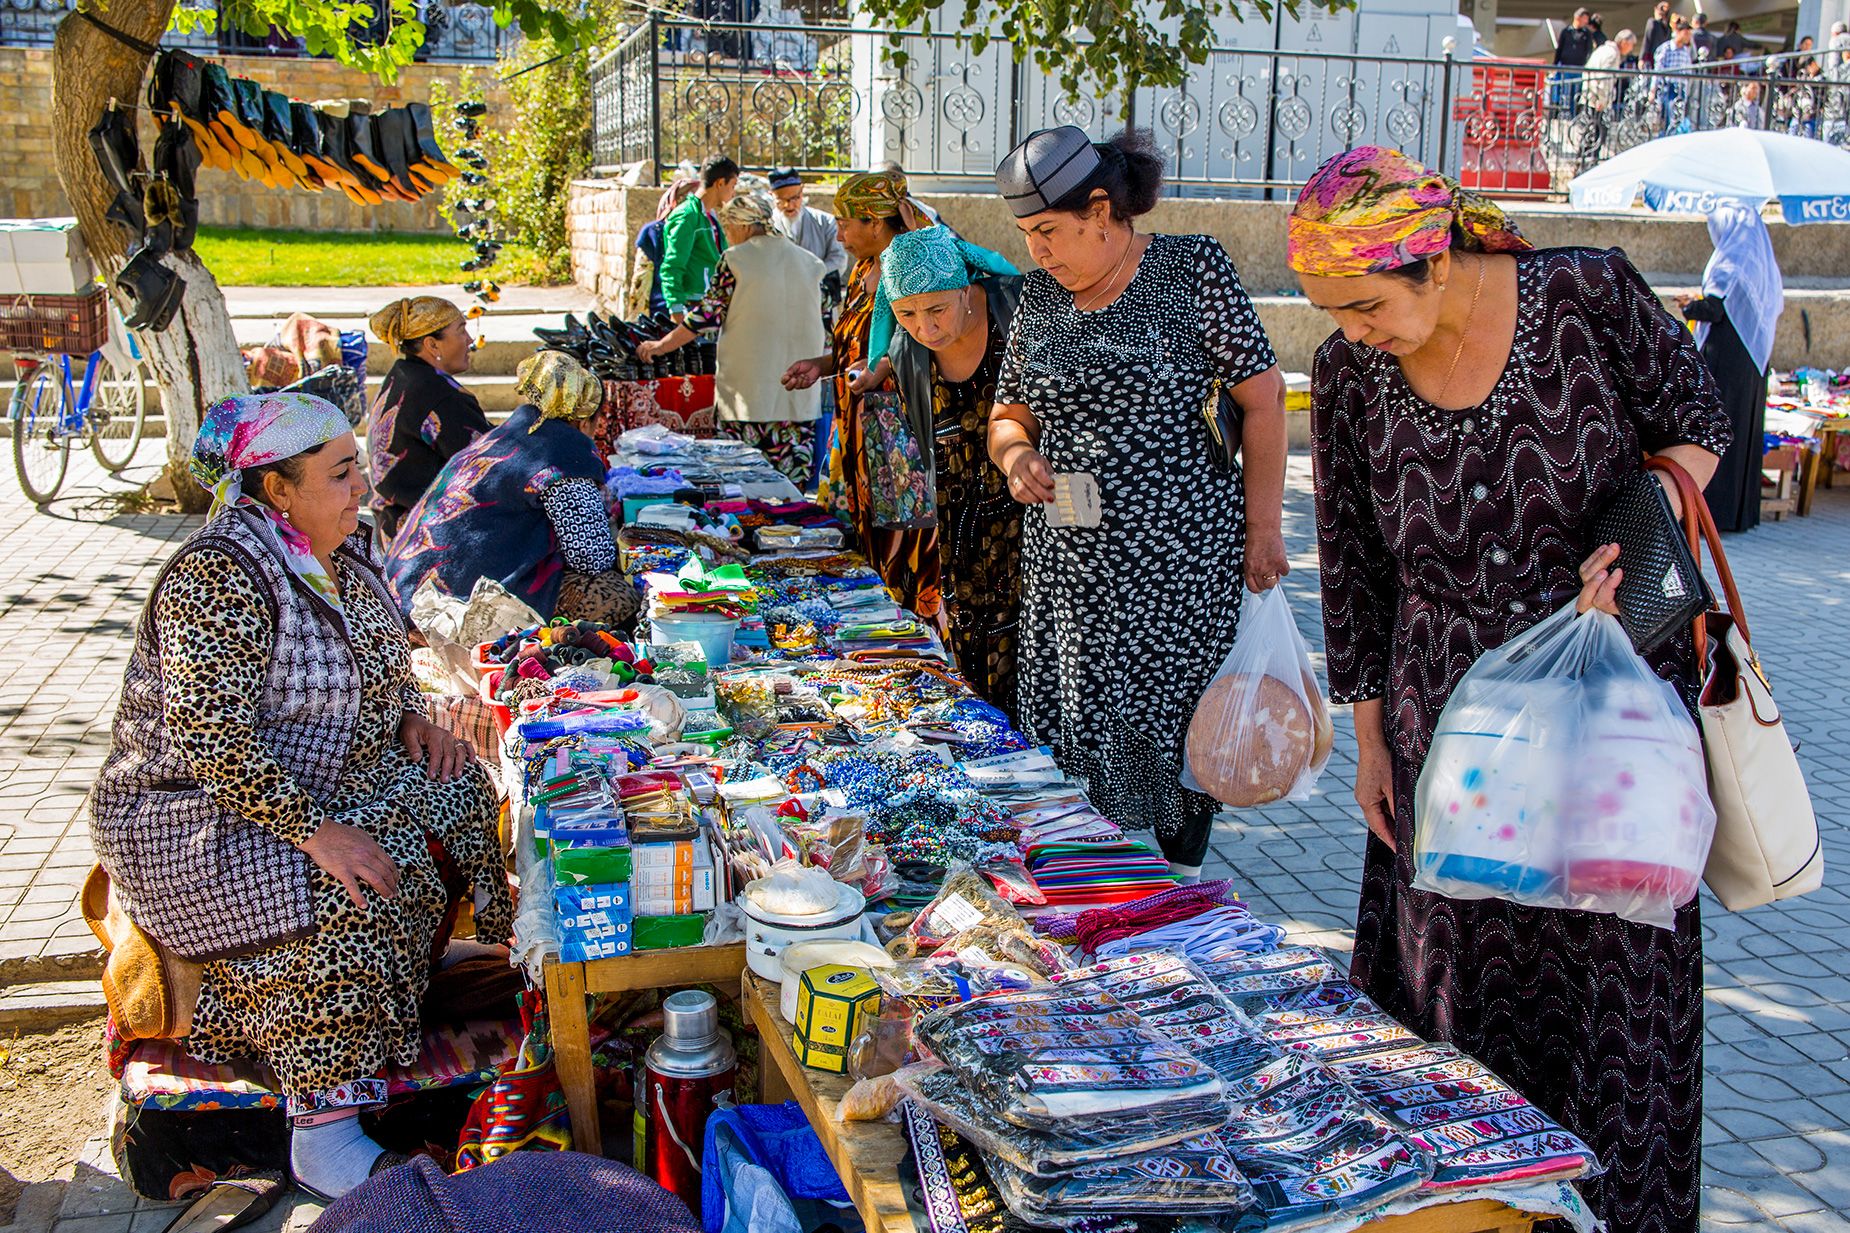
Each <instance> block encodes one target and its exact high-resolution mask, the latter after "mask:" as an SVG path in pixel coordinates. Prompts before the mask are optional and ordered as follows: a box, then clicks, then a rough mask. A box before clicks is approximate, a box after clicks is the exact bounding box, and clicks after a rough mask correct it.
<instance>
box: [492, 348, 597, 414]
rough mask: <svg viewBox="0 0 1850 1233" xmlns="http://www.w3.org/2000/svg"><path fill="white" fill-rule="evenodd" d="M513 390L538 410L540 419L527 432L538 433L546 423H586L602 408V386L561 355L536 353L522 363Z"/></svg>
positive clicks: (582, 367) (552, 352)
mask: <svg viewBox="0 0 1850 1233" xmlns="http://www.w3.org/2000/svg"><path fill="white" fill-rule="evenodd" d="M514 389H515V392H516V393H518V394H519V395H520V396H521V397H523V398H525V399H526V400H527V401H528V402H530V403H532V404H533V405H534V406H535V407H537V408H539V412H540V418H539V419H537V420H535V421H534V423H533V427H532V428H529V429H528V430H527V431H528V432H538V431H539V428H540V425H541V424H543V423H545V422H546V421H547V420H585V419H590V418H591V417H592V416H593V415H596V414H597V412H598V408H600V407H602V406H603V405H604V383H603V382H602V381H599V380H598V379H597V377H596V375H595V374H593V373H592V371H591V370H590V369H588V368H586V367H585V366H584V365H583V364H580V363H579V362H578V361H577V360H575V359H573V358H572V357H571V356H569V355H566V354H565V353H564V352H562V351H538V352H535V353H534V354H532V355H530V356H528V357H527V358H526V359H524V360H522V361H521V362H520V368H519V369H518V370H517V373H516V376H515V382H514Z"/></svg>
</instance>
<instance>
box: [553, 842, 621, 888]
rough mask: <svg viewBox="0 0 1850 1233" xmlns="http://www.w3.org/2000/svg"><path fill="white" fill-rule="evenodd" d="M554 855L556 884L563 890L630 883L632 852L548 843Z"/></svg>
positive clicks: (619, 849) (554, 878)
mask: <svg viewBox="0 0 1850 1233" xmlns="http://www.w3.org/2000/svg"><path fill="white" fill-rule="evenodd" d="M546 846H547V848H548V849H549V850H550V851H551V852H552V874H553V880H554V881H556V882H558V883H559V885H561V886H577V885H582V884H584V883H588V882H598V883H601V882H627V881H629V880H630V850H629V846H628V845H627V844H626V845H624V846H623V847H621V848H603V847H592V846H589V845H581V844H560V843H558V842H556V841H554V840H550V839H549V840H547V841H546Z"/></svg>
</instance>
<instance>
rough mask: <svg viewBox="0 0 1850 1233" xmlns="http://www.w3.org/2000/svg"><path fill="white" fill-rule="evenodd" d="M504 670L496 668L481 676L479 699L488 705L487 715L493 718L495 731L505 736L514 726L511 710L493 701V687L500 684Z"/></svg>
mask: <svg viewBox="0 0 1850 1233" xmlns="http://www.w3.org/2000/svg"><path fill="white" fill-rule="evenodd" d="M503 671H504V669H502V668H500V667H496V668H493V669H490V670H489V671H487V672H485V673H483V674H482V683H481V698H482V701H483V702H485V703H487V704H488V711H489V714H491V715H493V716H494V720H495V731H497V732H499V733H500V734H501V735H502V736H506V735H507V733H508V729H509V728H512V727H513V726H514V712H513V709H512V708H511V707H509V706H507V705H506V704H504V703H501V702H497V701H495V687H496V686H497V685H499V684H501V673H502V672H503Z"/></svg>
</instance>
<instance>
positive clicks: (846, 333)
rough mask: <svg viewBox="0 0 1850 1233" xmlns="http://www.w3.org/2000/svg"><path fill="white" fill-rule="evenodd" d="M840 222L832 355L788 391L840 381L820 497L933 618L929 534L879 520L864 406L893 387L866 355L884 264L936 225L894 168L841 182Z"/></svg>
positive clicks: (898, 587)
mask: <svg viewBox="0 0 1850 1233" xmlns="http://www.w3.org/2000/svg"><path fill="white" fill-rule="evenodd" d="M835 223H836V229H837V234H838V235H839V236H840V238H841V242H842V247H843V248H845V249H847V250H848V255H849V256H850V257H853V258H854V267H853V268H852V269H850V270H849V271H848V281H847V283H846V285H845V286H844V287H843V289H842V302H841V306H840V307H839V308H838V309H837V310H836V313H835V326H834V331H833V333H832V335H831V337H830V340H829V353H828V354H827V355H818V356H816V357H815V358H814V359H806V360H798V361H797V362H796V363H794V364H792V365H791V366H790V367H789V369H788V370H787V371H786V372H785V373H784V386H785V388H787V389H793V390H806V389H808V388H809V387H810V386H812V385H814V384H816V382H818V381H820V380H821V379H822V378H824V377H833V378H834V379H835V391H834V392H835V418H834V421H833V423H832V425H831V427H830V431H829V446H828V459H827V461H826V462H825V463H824V465H823V470H822V476H821V479H820V481H819V483H818V487H817V497H816V499H817V500H818V501H820V502H821V503H822V504H823V505H824V506H827V507H828V508H829V509H831V510H833V511H834V512H835V514H836V515H837V516H838V517H839V518H841V520H842V521H843V522H844V523H846V524H847V525H848V527H849V528H850V529H851V530H852V531H853V532H854V534H855V540H856V542H857V543H858V544H859V545H860V548H861V552H862V553H863V554H864V555H865V556H866V557H867V559H868V560H869V561H870V562H871V563H872V564H873V566H874V568H875V569H876V570H878V571H879V572H880V576H881V577H882V578H883V579H885V580H886V584H887V587H888V589H890V590H891V591H892V592H893V593H894V596H895V597H896V598H897V599H898V601H899V602H900V603H901V604H903V605H905V606H906V607H907V608H910V609H911V610H912V611H914V612H916V613H917V614H918V615H920V616H922V617H925V618H927V619H929V620H936V619H938V617H939V612H940V609H941V607H942V600H941V598H940V596H939V593H938V585H937V581H936V580H935V579H928V578H925V577H924V576H922V573H921V570H922V569H923V567H924V565H925V560H926V556H927V554H928V552H929V550H930V547H931V546H930V544H929V542H928V540H927V537H926V536H925V535H924V534H923V533H922V532H921V531H920V530H919V529H917V528H911V527H882V526H880V525H879V524H878V523H876V521H875V520H874V501H873V498H872V494H871V493H870V491H869V487H868V478H867V463H866V457H865V454H864V449H865V441H864V439H863V435H862V417H861V412H862V408H861V401H860V400H861V395H862V394H864V393H866V392H868V391H869V390H882V391H887V392H891V390H892V388H893V387H892V367H891V365H890V364H887V363H878V364H870V362H869V360H868V354H867V349H868V334H869V330H870V328H871V326H872V324H873V319H874V300H875V297H876V296H877V294H878V292H879V288H880V270H881V259H882V257H883V256H884V255H885V253H886V250H887V246H888V245H889V244H891V243H892V242H893V238H894V237H895V236H898V235H901V234H903V233H904V232H907V231H916V230H918V229H919V228H921V227H929V226H932V225H933V224H932V223H931V222H930V221H929V220H928V219H926V217H925V214H924V208H923V207H922V206H921V205H920V204H919V203H918V202H916V201H914V200H913V199H912V197H911V195H910V193H909V192H908V190H907V185H906V177H905V176H904V175H902V174H900V173H899V172H895V171H879V172H868V173H867V174H865V175H858V176H853V177H850V178H849V179H848V180H846V181H844V182H843V184H842V185H841V187H840V188H838V189H836V190H835ZM888 329H889V331H890V329H891V326H890V323H889V326H888Z"/></svg>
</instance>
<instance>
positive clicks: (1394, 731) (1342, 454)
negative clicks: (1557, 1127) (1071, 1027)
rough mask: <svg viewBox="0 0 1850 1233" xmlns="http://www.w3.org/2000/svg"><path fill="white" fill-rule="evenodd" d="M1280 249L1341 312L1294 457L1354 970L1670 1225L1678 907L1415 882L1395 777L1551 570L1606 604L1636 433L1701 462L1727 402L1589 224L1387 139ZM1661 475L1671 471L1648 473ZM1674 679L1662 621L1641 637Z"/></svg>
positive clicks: (1696, 1097)
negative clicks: (1553, 1125) (1312, 560)
mask: <svg viewBox="0 0 1850 1233" xmlns="http://www.w3.org/2000/svg"><path fill="white" fill-rule="evenodd" d="M1289 234H1290V248H1289V260H1290V264H1291V268H1292V269H1294V270H1296V271H1297V272H1298V275H1299V278H1300V280H1301V281H1302V283H1303V285H1304V294H1305V295H1306V297H1308V298H1309V300H1310V301H1311V303H1313V304H1315V305H1317V306H1318V307H1320V308H1323V309H1325V310H1326V311H1327V312H1329V314H1330V315H1331V317H1333V318H1334V319H1335V321H1336V324H1337V325H1338V326H1339V327H1340V330H1339V331H1338V332H1337V333H1335V334H1333V335H1331V336H1330V338H1329V339H1328V340H1327V341H1325V342H1324V344H1323V346H1322V347H1321V348H1319V349H1318V352H1317V362H1316V370H1315V374H1314V378H1313V394H1312V405H1311V427H1312V433H1313V443H1312V459H1313V461H1314V463H1315V465H1316V474H1317V553H1318V560H1319V561H1320V562H1321V565H1322V583H1323V624H1324V631H1325V651H1326V654H1327V656H1328V659H1327V663H1328V670H1329V677H1330V700H1331V701H1333V702H1347V703H1352V704H1353V705H1354V711H1355V735H1356V744H1357V747H1358V753H1357V763H1356V771H1355V795H1356V800H1357V802H1358V804H1359V805H1360V806H1361V810H1362V815H1363V817H1364V819H1365V820H1366V822H1367V825H1368V834H1369V838H1368V841H1367V853H1366V856H1365V860H1364V865H1363V870H1362V895H1361V907H1360V911H1359V912H1358V915H1357V919H1356V929H1355V959H1354V964H1353V975H1354V979H1355V981H1356V983H1357V984H1358V985H1360V986H1361V987H1362V988H1363V989H1365V990H1366V991H1367V992H1368V993H1369V994H1371V995H1372V996H1373V997H1374V998H1375V999H1376V1000H1377V1001H1379V1002H1380V1003H1381V1005H1382V1007H1383V1008H1384V1009H1385V1010H1387V1012H1388V1013H1389V1014H1392V1015H1394V1016H1395V1017H1397V1018H1399V1019H1401V1020H1403V1021H1404V1022H1405V1023H1406V1024H1407V1026H1408V1027H1410V1028H1412V1029H1413V1030H1414V1031H1415V1032H1418V1033H1419V1034H1420V1035H1422V1036H1426V1037H1430V1038H1431V1039H1434V1040H1444V1041H1450V1042H1452V1043H1454V1044H1456V1045H1458V1047H1459V1048H1461V1049H1463V1050H1465V1051H1466V1052H1467V1053H1470V1054H1472V1055H1473V1056H1475V1057H1477V1058H1478V1059H1479V1060H1480V1061H1482V1062H1483V1063H1484V1064H1485V1065H1487V1066H1489V1067H1490V1068H1491V1069H1493V1070H1495V1071H1496V1072H1497V1073H1498V1074H1499V1075H1501V1076H1502V1077H1503V1078H1505V1079H1507V1080H1509V1081H1510V1083H1512V1084H1514V1085H1515V1086H1516V1087H1517V1088H1518V1089H1519V1090H1520V1091H1521V1092H1522V1093H1523V1094H1524V1095H1525V1096H1527V1097H1528V1098H1529V1099H1530V1100H1532V1101H1534V1102H1535V1104H1536V1105H1537V1106H1538V1107H1540V1108H1541V1109H1542V1110H1543V1111H1545V1112H1547V1113H1548V1114H1549V1115H1550V1116H1552V1117H1554V1118H1556V1119H1557V1120H1558V1121H1560V1123H1561V1124H1562V1125H1563V1126H1565V1127H1567V1128H1568V1129H1569V1130H1571V1131H1573V1132H1575V1133H1576V1134H1578V1135H1579V1136H1580V1137H1581V1138H1582V1139H1584V1140H1586V1142H1587V1143H1588V1144H1589V1145H1590V1146H1591V1147H1592V1148H1593V1149H1594V1151H1596V1152H1597V1153H1598V1154H1599V1158H1600V1161H1601V1163H1603V1164H1604V1165H1605V1166H1606V1173H1605V1175H1604V1176H1602V1177H1599V1178H1596V1179H1591V1180H1587V1181H1582V1182H1580V1183H1578V1185H1579V1186H1580V1188H1581V1191H1582V1193H1583V1194H1584V1195H1585V1196H1586V1198H1587V1201H1588V1205H1589V1207H1591V1208H1592V1210H1593V1213H1594V1215H1595V1216H1596V1217H1598V1218H1600V1219H1602V1220H1604V1221H1606V1222H1607V1224H1608V1226H1609V1227H1610V1228H1611V1229H1612V1231H1613V1233H1639V1231H1642V1233H1677V1231H1683V1233H1694V1230H1695V1228H1696V1224H1697V1205H1698V1199H1699V1196H1700V1181H1701V1124H1702V933H1701V926H1700V921H1699V920H1698V918H1697V907H1696V904H1695V902H1694V901H1691V902H1690V903H1689V904H1688V905H1687V906H1685V907H1684V908H1682V909H1681V910H1680V911H1679V912H1678V913H1677V916H1676V928H1675V929H1658V928H1654V927H1652V926H1650V925H1643V924H1633V923H1631V922H1629V921H1625V920H1621V919H1619V918H1618V917H1616V916H1610V915H1605V914H1599V913H1590V912H1574V911H1565V910H1555V909H1550V908H1531V907H1522V906H1518V905H1516V904H1512V903H1508V902H1505V901H1504V900H1501V899H1482V900H1458V899H1451V898H1448V897H1446V896H1444V895H1436V894H1428V893H1426V892H1424V891H1417V890H1414V889H1413V849H1414V835H1415V832H1416V828H1417V826H1418V823H1419V819H1417V818H1416V817H1415V816H1414V789H1415V785H1416V784H1417V783H1418V781H1419V777H1420V771H1421V768H1422V766H1423V765H1424V763H1425V760H1426V755H1427V752H1428V750H1429V749H1430V748H1431V746H1432V741H1433V731H1434V728H1435V725H1436V724H1437V722H1438V720H1439V717H1440V714H1441V713H1442V711H1443V710H1444V708H1445V704H1446V701H1447V699H1448V698H1450V697H1451V694H1452V691H1453V690H1454V689H1455V688H1456V687H1457V685H1458V682H1459V679H1460V678H1461V677H1462V676H1463V675H1464V674H1465V672H1466V671H1467V670H1468V669H1469V668H1470V667H1471V665H1472V664H1473V663H1474V662H1476V661H1477V660H1478V659H1479V658H1480V657H1481V656H1482V655H1483V654H1484V653H1485V652H1487V651H1489V650H1491V649H1492V648H1495V647H1499V646H1502V645H1503V644H1504V643H1506V642H1508V641H1509V640H1510V639H1511V638H1513V637H1515V636H1516V635H1517V634H1520V633H1522V632H1523V631H1524V630H1527V629H1529V628H1530V627H1531V626H1533V625H1534V624H1535V623H1536V622H1538V621H1540V620H1542V619H1543V618H1544V617H1546V616H1548V615H1549V614H1550V613H1552V612H1554V611H1556V610H1557V609H1559V608H1561V607H1563V606H1564V605H1566V604H1570V603H1575V602H1576V599H1578V602H1579V605H1580V607H1581V609H1582V610H1583V611H1584V610H1585V609H1586V608H1588V607H1589V606H1592V605H1595V604H1597V605H1598V606H1599V607H1601V608H1603V609H1607V610H1612V597H1613V592H1614V589H1615V588H1616V586H1617V583H1618V581H1619V578H1620V573H1619V572H1618V571H1621V570H1623V569H1624V568H1625V567H1626V564H1627V562H1626V561H1624V560H1623V559H1621V558H1619V557H1618V556H1617V552H1618V550H1617V548H1616V547H1614V546H1612V545H1601V544H1598V543H1596V542H1595V541H1594V538H1593V525H1594V519H1595V518H1596V517H1597V516H1598V515H1599V513H1600V512H1601V511H1602V510H1603V509H1604V508H1605V507H1606V505H1607V503H1608V502H1610V501H1611V500H1612V498H1613V496H1614V495H1615V494H1616V493H1617V492H1618V490H1619V487H1620V484H1621V483H1622V482H1624V481H1625V480H1626V479H1628V478H1630V477H1632V476H1635V475H1637V474H1638V473H1639V471H1640V470H1641V469H1642V467H1643V463H1644V457H1645V455H1646V454H1647V453H1650V454H1656V455H1660V456H1664V457H1668V458H1670V459H1673V460H1675V461H1676V462H1678V463H1679V464H1681V465H1682V466H1683V467H1684V468H1685V469H1686V470H1688V471H1689V472H1690V474H1691V475H1692V476H1693V477H1694V478H1695V480H1696V483H1697V484H1698V485H1699V486H1700V485H1701V484H1702V483H1704V482H1706V481H1707V480H1708V478H1709V477H1710V476H1711V475H1713V474H1714V472H1715V467H1716V463H1717V456H1718V455H1719V454H1721V453H1722V451H1724V450H1725V449H1726V448H1727V445H1728V440H1729V424H1728V416H1727V414H1726V412H1725V411H1723V409H1722V406H1721V402H1720V399H1719V397H1718V396H1717V394H1716V390H1715V384H1714V382H1713V381H1711V380H1710V379H1709V374H1708V372H1707V370H1706V369H1705V368H1704V367H1703V363H1702V359H1701V357H1700V356H1699V355H1698V354H1697V352H1696V348H1695V345H1694V343H1693V342H1692V341H1691V339H1690V337H1689V333H1688V331H1686V330H1685V329H1684V328H1683V327H1682V325H1681V324H1680V323H1678V322H1677V321H1676V320H1675V319H1674V318H1673V317H1671V316H1670V314H1668V313H1666V312H1665V311H1664V309H1663V308H1662V306H1661V305H1659V303H1658V301H1657V297H1656V295H1655V294H1653V293H1652V291H1651V289H1650V288H1649V287H1648V286H1646V284H1645V282H1644V280H1643V279H1642V278H1640V277H1639V276H1638V272H1637V271H1636V270H1634V269H1633V268H1632V266H1631V264H1630V263H1629V262H1628V261H1626V259H1625V256H1624V254H1622V253H1620V252H1619V251H1618V250H1617V249H1613V250H1611V251H1609V252H1601V251H1598V250H1595V249H1576V248H1561V249H1544V250H1536V249H1533V248H1531V246H1530V245H1529V243H1528V241H1527V240H1525V239H1524V238H1523V237H1522V235H1521V234H1520V233H1519V232H1518V231H1517V230H1516V228H1515V226H1514V225H1513V224H1512V223H1511V221H1510V220H1509V218H1508V217H1507V216H1506V215H1505V214H1504V213H1503V211H1502V210H1501V209H1500V208H1499V207H1497V206H1496V205H1495V204H1494V203H1492V202H1490V201H1488V200H1485V199H1483V198H1480V197H1478V196H1477V195H1476V194H1474V193H1472V192H1470V191H1469V190H1468V189H1465V188H1463V187H1461V186H1460V185H1459V184H1457V183H1456V182H1455V181H1452V180H1449V179H1447V178H1445V177H1444V176H1440V175H1436V174H1434V173H1432V172H1430V171H1428V170H1427V169H1426V168H1424V167H1422V166H1420V165H1419V164H1418V163H1416V162H1414V161H1413V160H1412V159H1410V158H1408V157H1407V156H1406V155H1404V154H1402V153H1400V152H1399V151H1398V150H1386V149H1381V148H1379V147H1374V146H1363V147H1358V148H1357V149H1355V150H1351V151H1349V152H1348V153H1346V154H1342V155H1338V156H1337V157H1336V158H1333V159H1331V160H1330V161H1329V162H1327V163H1325V164H1324V165H1323V167H1321V168H1320V169H1319V170H1318V171H1317V173H1316V174H1315V175H1314V176H1312V177H1311V178H1310V180H1309V182H1308V183H1306V184H1305V186H1304V191H1303V192H1302V193H1301V194H1300V195H1299V197H1298V201H1297V204H1296V206H1295V207H1294V208H1293V210H1292V214H1291V219H1290V233H1289ZM1671 499H1672V502H1673V504H1674V503H1675V500H1676V496H1675V493H1674V492H1672V493H1671ZM1651 662H1652V666H1653V667H1654V668H1655V669H1656V670H1657V671H1658V673H1659V674H1660V675H1662V676H1664V677H1665V678H1667V679H1669V680H1670V681H1672V682H1673V683H1675V684H1676V685H1677V686H1678V688H1679V689H1680V690H1681V692H1682V694H1683V696H1684V698H1685V700H1686V701H1693V699H1694V695H1695V688H1696V681H1697V664H1696V655H1695V648H1694V645H1693V641H1692V639H1691V637H1690V635H1689V634H1688V633H1687V632H1685V633H1683V634H1682V635H1680V636H1678V637H1676V638H1673V639H1672V640H1671V641H1670V642H1669V643H1667V644H1666V646H1665V647H1664V648H1663V649H1661V650H1659V651H1657V652H1654V653H1653V654H1652V656H1651Z"/></svg>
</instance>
